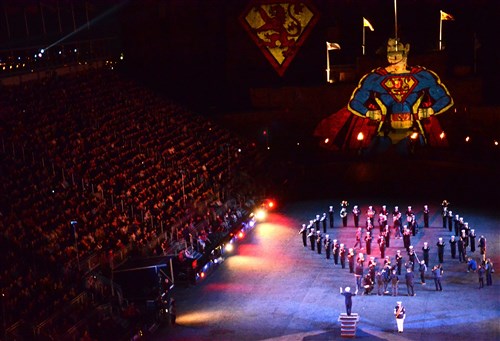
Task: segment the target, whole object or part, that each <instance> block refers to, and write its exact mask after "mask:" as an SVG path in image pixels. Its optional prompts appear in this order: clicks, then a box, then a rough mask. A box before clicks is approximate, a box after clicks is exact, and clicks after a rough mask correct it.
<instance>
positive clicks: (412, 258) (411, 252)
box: [408, 245, 417, 271]
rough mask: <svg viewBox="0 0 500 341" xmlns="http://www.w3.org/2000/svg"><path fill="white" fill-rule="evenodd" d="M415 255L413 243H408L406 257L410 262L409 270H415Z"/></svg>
mask: <svg viewBox="0 0 500 341" xmlns="http://www.w3.org/2000/svg"><path fill="white" fill-rule="evenodd" d="M416 257H417V255H416V254H415V250H414V249H413V245H410V249H409V251H408V259H409V260H410V262H411V271H415V262H416V261H417V260H416Z"/></svg>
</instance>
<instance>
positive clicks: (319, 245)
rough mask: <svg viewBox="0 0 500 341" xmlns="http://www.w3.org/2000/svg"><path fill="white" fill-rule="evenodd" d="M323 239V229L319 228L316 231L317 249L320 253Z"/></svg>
mask: <svg viewBox="0 0 500 341" xmlns="http://www.w3.org/2000/svg"><path fill="white" fill-rule="evenodd" d="M322 241H323V236H322V235H321V231H320V230H318V231H316V249H317V251H318V254H319V255H320V254H321V244H322V243H321V242H322Z"/></svg>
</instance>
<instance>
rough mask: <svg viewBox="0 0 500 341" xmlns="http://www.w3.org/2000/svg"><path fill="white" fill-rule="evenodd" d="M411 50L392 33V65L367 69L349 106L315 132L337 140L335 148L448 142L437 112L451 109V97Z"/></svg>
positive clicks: (389, 58)
mask: <svg viewBox="0 0 500 341" xmlns="http://www.w3.org/2000/svg"><path fill="white" fill-rule="evenodd" d="M409 51H410V45H409V44H405V43H403V42H402V41H401V39H396V38H391V39H389V40H388V41H387V61H388V65H387V66H385V67H379V68H377V69H375V70H373V71H371V72H370V73H368V74H366V75H365V76H364V77H363V78H362V79H361V81H360V82H359V84H358V86H357V87H356V89H355V90H354V92H353V94H352V95H351V98H350V100H349V103H348V105H347V107H346V108H343V109H341V110H340V111H338V112H337V113H335V114H333V115H331V116H330V117H327V118H326V119H324V120H323V121H322V122H321V123H320V124H319V125H318V126H317V127H316V130H315V132H314V135H315V136H317V137H321V138H325V139H326V138H328V139H329V140H330V141H333V142H332V144H331V145H330V147H331V148H332V149H344V150H349V149H359V148H367V149H368V150H378V151H384V149H387V148H389V147H390V145H394V144H399V146H400V147H402V149H401V150H403V149H404V148H405V147H407V146H408V145H410V144H413V145H414V144H416V143H417V144H419V145H424V144H428V145H431V146H446V145H447V142H446V139H445V135H444V133H443V131H442V129H441V126H440V124H439V121H438V120H437V119H436V118H435V115H438V114H441V113H443V112H445V111H447V110H448V109H450V108H451V107H452V106H453V99H452V97H451V96H450V94H449V92H448V90H447V89H446V87H445V85H444V84H442V83H441V80H440V79H439V77H438V76H437V75H436V74H435V73H434V72H432V71H430V70H427V69H426V68H424V67H420V66H414V67H411V66H408V65H407V57H408V53H409Z"/></svg>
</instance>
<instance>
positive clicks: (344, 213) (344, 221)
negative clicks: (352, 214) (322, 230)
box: [340, 207, 347, 227]
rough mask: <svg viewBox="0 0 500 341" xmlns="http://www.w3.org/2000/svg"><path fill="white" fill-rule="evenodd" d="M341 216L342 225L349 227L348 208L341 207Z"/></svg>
mask: <svg viewBox="0 0 500 341" xmlns="http://www.w3.org/2000/svg"><path fill="white" fill-rule="evenodd" d="M340 218H342V226H344V227H347V208H345V207H342V208H341V209H340Z"/></svg>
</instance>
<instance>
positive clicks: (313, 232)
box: [307, 229, 316, 251]
mask: <svg viewBox="0 0 500 341" xmlns="http://www.w3.org/2000/svg"><path fill="white" fill-rule="evenodd" d="M307 237H309V243H310V244H311V250H312V251H314V249H315V245H316V230H314V229H311V231H310V232H309V234H308V235H307Z"/></svg>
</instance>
